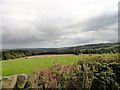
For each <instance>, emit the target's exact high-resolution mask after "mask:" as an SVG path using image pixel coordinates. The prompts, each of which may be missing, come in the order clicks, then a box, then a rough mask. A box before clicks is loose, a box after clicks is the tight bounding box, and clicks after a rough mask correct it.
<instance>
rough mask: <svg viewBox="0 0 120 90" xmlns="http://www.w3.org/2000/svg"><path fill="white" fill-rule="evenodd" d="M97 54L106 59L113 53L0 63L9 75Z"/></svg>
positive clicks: (14, 60)
mask: <svg viewBox="0 0 120 90" xmlns="http://www.w3.org/2000/svg"><path fill="white" fill-rule="evenodd" d="M98 56H102V57H105V58H106V59H111V58H113V57H114V56H115V55H109V54H108V55H79V56H76V55H73V56H58V57H48V58H29V59H25V58H19V59H13V60H4V61H0V64H1V63H2V75H3V76H9V75H14V74H20V73H26V74H29V73H31V72H33V71H34V70H38V69H43V68H49V67H50V66H51V65H52V64H53V63H63V64H72V63H75V62H76V61H78V60H85V59H86V60H89V59H90V60H94V59H97V57H98Z"/></svg>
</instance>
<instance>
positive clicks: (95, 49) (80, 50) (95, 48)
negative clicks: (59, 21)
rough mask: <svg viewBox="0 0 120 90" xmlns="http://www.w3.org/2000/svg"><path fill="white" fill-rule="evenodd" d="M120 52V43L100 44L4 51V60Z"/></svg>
mask: <svg viewBox="0 0 120 90" xmlns="http://www.w3.org/2000/svg"><path fill="white" fill-rule="evenodd" d="M118 52H120V43H100V44H88V45H81V46H72V47H62V48H18V49H3V51H2V58H3V59H9V58H10V59H11V58H13V59H14V58H19V57H25V56H31V55H42V54H76V55H77V54H102V53H118Z"/></svg>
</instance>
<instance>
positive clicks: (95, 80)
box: [26, 55, 120, 90]
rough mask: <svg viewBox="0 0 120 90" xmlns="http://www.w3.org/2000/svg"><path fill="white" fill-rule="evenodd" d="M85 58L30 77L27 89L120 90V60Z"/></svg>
mask: <svg viewBox="0 0 120 90" xmlns="http://www.w3.org/2000/svg"><path fill="white" fill-rule="evenodd" d="M111 57H112V58H109V59H108V58H107V56H104V55H103V56H95V57H94V58H93V57H92V58H86V59H85V58H84V59H83V60H80V61H78V62H76V63H74V64H70V65H64V64H57V63H55V64H53V65H52V67H51V68H49V69H45V70H40V71H35V72H34V73H33V74H31V75H29V79H28V81H27V84H26V88H41V89H43V90H45V89H46V88H51V89H54V88H56V89H59V90H62V89H68V90H69V89H71V90H119V89H120V63H119V58H118V57H117V55H116V56H114V57H113V56H112V55H111Z"/></svg>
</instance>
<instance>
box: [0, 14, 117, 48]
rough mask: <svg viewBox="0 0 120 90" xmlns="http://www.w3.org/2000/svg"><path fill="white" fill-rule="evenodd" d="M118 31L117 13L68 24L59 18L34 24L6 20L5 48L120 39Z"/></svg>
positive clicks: (4, 27) (4, 30)
mask: <svg viewBox="0 0 120 90" xmlns="http://www.w3.org/2000/svg"><path fill="white" fill-rule="evenodd" d="M6 23H8V22H7V21H6ZM116 34H117V14H110V15H108V14H104V15H101V16H99V17H95V18H91V19H88V20H85V21H83V22H80V23H77V24H73V25H68V26H65V27H64V25H63V24H62V23H59V21H58V20H57V21H56V20H54V19H50V20H46V19H43V20H39V18H38V20H36V21H33V22H32V23H26V22H25V23H23V22H20V23H18V24H17V23H12V24H10V25H9V24H5V23H4V25H3V40H2V41H3V42H2V43H3V47H4V48H6V47H9V48H16V47H64V46H71V45H78V44H86V43H96V42H97V43H98V42H100V41H101V42H105V41H108V42H116V41H117V37H118V36H117V35H116Z"/></svg>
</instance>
